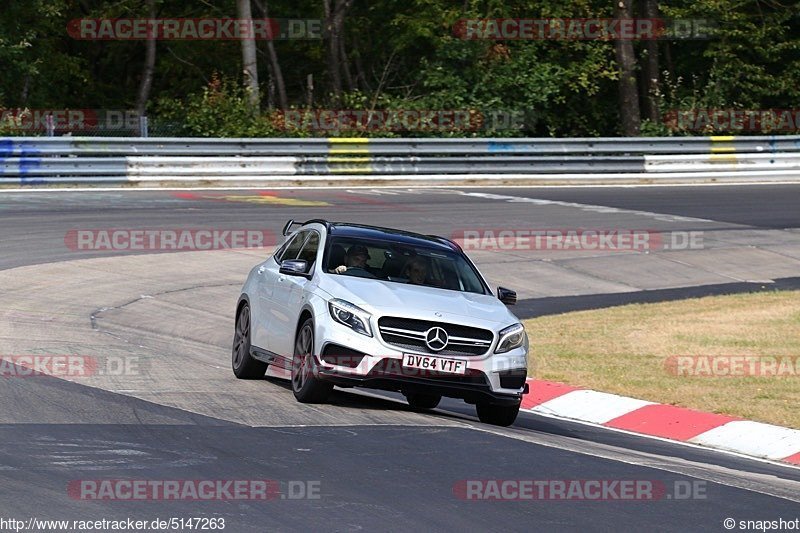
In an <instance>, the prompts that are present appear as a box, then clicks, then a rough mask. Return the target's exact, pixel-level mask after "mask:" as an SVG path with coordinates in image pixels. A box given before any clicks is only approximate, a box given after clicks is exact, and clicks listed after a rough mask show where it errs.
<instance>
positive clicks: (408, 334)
mask: <svg viewBox="0 0 800 533" xmlns="http://www.w3.org/2000/svg"><path fill="white" fill-rule="evenodd" d="M435 327H439V328H442V329H443V330H445V332H446V333H447V337H448V341H447V345H446V346H445V347H444V349H442V350H438V351H436V350H432V349H430V348H429V347H428V345H427V344H426V342H425V337H426V335H427V333H428V331H429V330H430V329H431V328H435ZM378 329H379V330H380V333H381V337H382V338H383V340H384V341H385V342H386V343H388V344H391V345H392V346H397V347H398V348H401V349H404V350H414V351H417V352H424V353H430V354H437V355H484V354H486V353H487V352H488V351H489V348H490V347H491V345H492V341H493V340H494V334H493V333H492V332H491V331H489V330H488V329H480V328H473V327H470V326H462V325H461V324H448V323H444V322H433V321H429V320H415V319H412V318H399V317H389V316H385V317H381V318H380V319H379V320H378Z"/></svg>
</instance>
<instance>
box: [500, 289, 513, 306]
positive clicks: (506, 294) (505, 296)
mask: <svg viewBox="0 0 800 533" xmlns="http://www.w3.org/2000/svg"><path fill="white" fill-rule="evenodd" d="M497 298H498V299H499V300H500V301H501V302H503V303H504V304H506V305H514V304H515V303H517V293H516V291H512V290H511V289H506V288H505V287H497Z"/></svg>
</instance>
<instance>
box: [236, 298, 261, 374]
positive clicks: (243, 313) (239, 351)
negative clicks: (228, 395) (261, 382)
mask: <svg viewBox="0 0 800 533" xmlns="http://www.w3.org/2000/svg"><path fill="white" fill-rule="evenodd" d="M231 366H232V367H233V374H234V375H235V376H236V377H237V378H239V379H261V378H263V377H264V373H265V372H266V371H267V363H263V362H261V361H259V360H257V359H254V358H253V356H252V355H250V306H249V305H247V304H244V305H243V306H242V308H241V310H240V311H239V314H238V315H237V316H236V328H235V330H234V332H233V351H232V353H231Z"/></svg>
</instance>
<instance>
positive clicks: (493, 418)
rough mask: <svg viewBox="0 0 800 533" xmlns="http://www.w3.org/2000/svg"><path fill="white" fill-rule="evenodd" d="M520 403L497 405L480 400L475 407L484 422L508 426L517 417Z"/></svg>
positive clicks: (479, 417)
mask: <svg viewBox="0 0 800 533" xmlns="http://www.w3.org/2000/svg"><path fill="white" fill-rule="evenodd" d="M519 405H520V404H516V405H497V404H491V403H488V402H478V403H477V404H475V409H476V410H477V411H478V419H480V421H481V422H483V423H484V424H491V425H493V426H503V427H507V426H510V425H511V424H513V423H514V421H515V420H516V419H517V415H518V414H519Z"/></svg>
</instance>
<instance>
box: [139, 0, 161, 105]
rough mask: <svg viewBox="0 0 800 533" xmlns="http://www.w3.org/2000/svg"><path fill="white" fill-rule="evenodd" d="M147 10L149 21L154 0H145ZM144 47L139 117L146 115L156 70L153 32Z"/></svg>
mask: <svg viewBox="0 0 800 533" xmlns="http://www.w3.org/2000/svg"><path fill="white" fill-rule="evenodd" d="M147 8H148V9H147V11H148V13H149V16H150V19H154V18H156V15H157V13H156V0H147ZM145 47H146V48H145V59H144V69H143V70H142V79H141V81H140V82H139V92H138V94H137V96H136V113H137V115H138V116H139V117H143V116H145V114H146V113H147V101H148V100H149V99H150V89H151V87H152V86H153V75H154V73H155V70H156V35H155V32H151V33H148V35H147V42H146V43H145Z"/></svg>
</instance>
